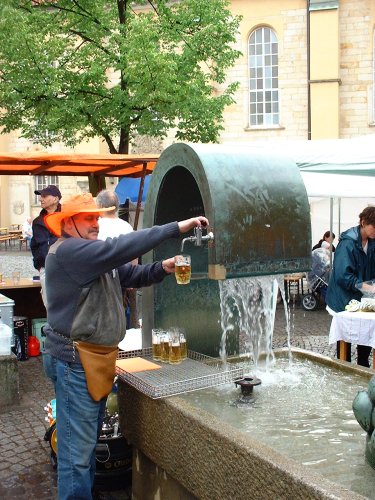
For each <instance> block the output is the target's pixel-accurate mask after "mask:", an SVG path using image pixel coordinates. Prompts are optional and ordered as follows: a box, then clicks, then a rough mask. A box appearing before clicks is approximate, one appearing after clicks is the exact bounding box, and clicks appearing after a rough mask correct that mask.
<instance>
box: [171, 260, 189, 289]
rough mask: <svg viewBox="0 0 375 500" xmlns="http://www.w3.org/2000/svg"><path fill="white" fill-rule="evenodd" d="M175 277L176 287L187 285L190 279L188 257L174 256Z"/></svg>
mask: <svg viewBox="0 0 375 500" xmlns="http://www.w3.org/2000/svg"><path fill="white" fill-rule="evenodd" d="M174 261H175V275H176V281H177V284H178V285H187V284H188V283H190V277H191V259H190V255H176V257H175V258H174Z"/></svg>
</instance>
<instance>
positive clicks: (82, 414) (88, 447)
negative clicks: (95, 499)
mask: <svg viewBox="0 0 375 500" xmlns="http://www.w3.org/2000/svg"><path fill="white" fill-rule="evenodd" d="M43 364H44V370H45V373H46V375H47V376H48V377H49V378H50V379H51V380H52V382H53V384H54V387H55V392H56V429H57V440H58V441H57V491H58V499H59V500H68V499H72V500H73V499H74V500H78V499H82V500H90V499H91V498H92V493H91V492H92V487H93V484H94V476H95V448H96V443H97V440H98V437H99V434H100V431H101V427H102V422H103V417H104V411H105V404H106V398H103V399H102V400H101V401H99V402H96V401H94V400H93V399H92V398H91V396H90V394H89V393H88V391H87V384H86V377H85V372H84V371H83V367H82V365H81V364H80V363H67V362H65V361H61V360H59V359H56V358H54V357H52V356H50V355H49V354H44V355H43Z"/></svg>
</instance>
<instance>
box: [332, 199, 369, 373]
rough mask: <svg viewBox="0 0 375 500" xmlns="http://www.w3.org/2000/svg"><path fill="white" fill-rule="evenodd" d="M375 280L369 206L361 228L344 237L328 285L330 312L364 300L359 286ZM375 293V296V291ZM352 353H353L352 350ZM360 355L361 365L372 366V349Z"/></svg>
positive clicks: (359, 350) (361, 349) (364, 348)
mask: <svg viewBox="0 0 375 500" xmlns="http://www.w3.org/2000/svg"><path fill="white" fill-rule="evenodd" d="M374 278H375V207H366V208H365V209H364V210H363V211H362V212H361V213H360V214H359V225H358V226H355V227H351V228H350V229H348V230H347V231H344V232H343V233H341V235H340V240H339V243H338V245H337V248H336V251H335V259H334V261H333V269H332V273H331V276H330V280H329V283H328V290H327V296H326V304H327V306H328V308H327V309H328V311H329V312H330V310H331V312H332V311H333V312H335V313H338V312H341V311H345V306H346V305H347V304H348V303H349V302H350V301H351V300H352V299H355V300H359V301H360V300H361V297H362V292H361V291H360V290H359V289H358V287H359V286H360V285H361V284H362V283H363V282H364V281H370V280H372V279H374ZM363 286H365V285H363ZM367 286H368V285H367ZM369 291H370V290H369ZM373 291H374V293H375V289H374V290H373ZM348 352H349V353H350V349H348ZM357 353H358V359H357V363H358V364H359V365H362V366H367V367H369V366H370V365H369V360H368V358H369V355H370V353H371V347H370V346H363V345H358V346H357ZM347 361H350V359H347Z"/></svg>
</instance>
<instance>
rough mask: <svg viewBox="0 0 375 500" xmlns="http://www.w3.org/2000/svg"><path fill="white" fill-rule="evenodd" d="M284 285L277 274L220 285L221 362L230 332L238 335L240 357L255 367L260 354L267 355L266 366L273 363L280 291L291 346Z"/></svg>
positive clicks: (226, 282) (224, 357)
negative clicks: (249, 359) (273, 339)
mask: <svg viewBox="0 0 375 500" xmlns="http://www.w3.org/2000/svg"><path fill="white" fill-rule="evenodd" d="M283 282H284V280H283V276H280V275H278V276H259V277H251V278H238V279H230V280H224V281H220V282H219V286H220V308H221V330H222V338H221V343H220V356H221V358H222V359H223V360H224V361H226V358H227V344H228V341H229V340H230V337H231V334H232V333H233V332H238V335H239V354H240V355H241V356H249V357H251V358H252V359H253V361H254V364H255V367H256V366H257V362H258V359H259V355H260V353H265V354H266V365H268V364H269V363H270V362H271V361H273V360H274V355H273V352H272V336H273V328H274V321H275V312H276V304H277V293H278V290H279V289H280V291H281V295H282V297H283V302H284V308H285V315H286V319H287V325H288V327H287V331H288V345H289V346H290V338H289V337H290V335H289V333H290V328H289V311H288V305H287V303H286V301H285V292H284V288H283Z"/></svg>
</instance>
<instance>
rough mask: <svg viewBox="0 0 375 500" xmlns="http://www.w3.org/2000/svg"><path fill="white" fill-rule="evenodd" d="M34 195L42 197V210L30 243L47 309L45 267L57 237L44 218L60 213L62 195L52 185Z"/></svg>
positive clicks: (37, 218)
mask: <svg viewBox="0 0 375 500" xmlns="http://www.w3.org/2000/svg"><path fill="white" fill-rule="evenodd" d="M34 193H35V194H37V195H39V196H40V206H41V207H42V210H41V211H40V214H39V215H38V217H36V218H35V219H34V220H33V237H32V238H31V241H30V250H31V252H32V254H33V263H34V267H35V269H37V270H38V271H39V274H40V284H41V293H42V299H43V302H44V305H45V306H46V307H47V301H46V295H45V286H44V285H45V273H44V267H45V260H46V257H47V253H48V250H49V247H50V246H51V245H52V244H53V243H55V241H56V240H57V237H56V236H55V235H54V234H53V233H51V232H50V231H49V230H48V229H47V227H46V226H45V224H44V217H45V216H46V215H48V214H52V213H53V212H60V210H61V206H60V200H61V193H60V190H59V188H58V187H56V186H54V185H52V184H51V185H49V186H47V187H45V188H44V189H41V190H40V191H34Z"/></svg>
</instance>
